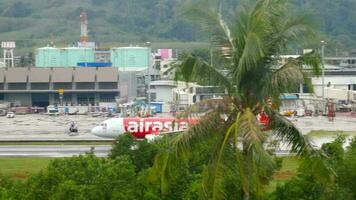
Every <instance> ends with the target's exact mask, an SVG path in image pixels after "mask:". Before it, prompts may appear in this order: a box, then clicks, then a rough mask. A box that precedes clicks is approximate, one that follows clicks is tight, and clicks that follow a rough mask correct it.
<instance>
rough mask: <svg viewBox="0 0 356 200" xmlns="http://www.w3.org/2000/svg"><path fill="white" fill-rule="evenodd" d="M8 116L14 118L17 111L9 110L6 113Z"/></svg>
mask: <svg viewBox="0 0 356 200" xmlns="http://www.w3.org/2000/svg"><path fill="white" fill-rule="evenodd" d="M6 117H7V118H14V117H15V113H14V112H8V113H7V114H6Z"/></svg>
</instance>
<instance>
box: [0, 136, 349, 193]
mask: <svg viewBox="0 0 356 200" xmlns="http://www.w3.org/2000/svg"><path fill="white" fill-rule="evenodd" d="M164 140H165V139H163V141H160V142H159V143H147V141H145V140H144V141H134V143H132V136H130V135H124V136H120V137H119V138H118V141H117V142H116V143H115V144H114V145H113V150H112V153H111V156H110V157H109V158H98V157H96V156H94V155H93V154H91V153H89V154H87V155H84V156H79V157H72V158H63V159H55V160H53V161H52V162H51V163H50V164H49V166H48V167H47V168H46V169H44V170H42V171H41V172H40V173H38V174H35V175H32V176H31V177H30V178H29V179H28V180H25V181H15V180H11V179H9V178H6V177H1V178H0V199H2V200H10V199H23V200H47V199H53V200H54V199H58V200H59V199H75V200H84V199H93V200H99V199H128V200H129V199H145V200H146V199H148V200H180V199H197V198H198V196H199V192H200V191H201V187H202V185H201V184H200V183H201V181H202V175H203V173H204V169H205V168H206V167H207V166H206V165H204V164H203V163H205V162H206V160H208V159H210V157H209V154H207V153H206V152H208V151H209V149H211V148H213V147H212V146H211V144H212V143H211V142H212V141H210V142H206V143H204V144H202V145H201V146H200V148H199V149H200V150H199V151H197V152H195V154H194V159H191V160H190V161H189V163H188V164H187V165H186V166H182V167H178V166H177V167H178V170H177V173H176V174H175V175H174V176H175V181H174V182H173V183H172V184H171V185H170V186H169V188H168V190H169V192H168V193H167V194H166V195H163V194H162V193H161V192H160V189H159V183H158V182H156V181H153V180H154V178H153V177H150V175H149V173H148V172H149V171H150V170H151V166H150V165H151V163H152V160H151V159H153V156H150V154H151V153H152V152H156V153H158V151H162V150H163V149H165V148H166V146H165V145H166V144H167V143H166V142H165V141H164ZM344 141H345V140H344V138H338V139H337V140H335V141H334V142H332V143H329V144H325V145H324V146H323V149H324V150H326V152H328V155H329V158H328V159H327V162H330V163H331V164H332V165H333V166H334V167H335V169H336V173H337V179H336V180H335V182H333V183H327V184H326V183H325V182H320V181H318V180H319V179H317V178H316V177H315V174H311V173H310V170H308V168H307V167H306V166H304V165H303V163H302V164H301V167H300V169H299V173H298V175H297V176H296V177H295V178H293V179H291V180H290V181H288V182H287V183H286V184H284V185H279V186H278V187H277V190H276V191H275V192H274V193H273V194H269V193H267V192H266V191H264V192H263V194H262V196H263V198H262V199H269V200H272V199H277V200H278V199H281V200H282V199H283V200H297V199H313V200H318V199H320V200H324V199H325V200H329V199H330V200H332V199H333V200H334V199H335V200H349V199H350V200H351V199H355V197H356V192H355V191H356V190H355V188H354V187H355V185H354V184H353V183H354V180H355V178H356V173H355V171H356V156H355V152H356V140H353V141H352V142H351V144H350V146H349V147H348V148H347V149H346V150H344V149H343V148H342V144H343V142H344ZM130 144H133V145H130ZM118 154H120V155H118ZM144 155H145V156H147V157H142V156H144ZM134 160H136V161H134ZM135 162H136V164H133V163H135ZM142 165H143V166H145V167H142ZM277 169H278V168H276V169H275V170H277ZM275 170H274V171H275ZM225 173H226V174H227V177H228V178H227V179H225V180H224V187H225V189H226V191H227V194H228V196H227V199H240V197H241V195H242V193H241V190H240V189H239V187H240V185H239V184H240V182H239V179H238V178H237V177H236V176H234V172H233V171H231V169H226V171H225ZM271 175H272V173H271V174H270V175H269V178H270V179H272V176H271ZM252 199H253V198H252Z"/></svg>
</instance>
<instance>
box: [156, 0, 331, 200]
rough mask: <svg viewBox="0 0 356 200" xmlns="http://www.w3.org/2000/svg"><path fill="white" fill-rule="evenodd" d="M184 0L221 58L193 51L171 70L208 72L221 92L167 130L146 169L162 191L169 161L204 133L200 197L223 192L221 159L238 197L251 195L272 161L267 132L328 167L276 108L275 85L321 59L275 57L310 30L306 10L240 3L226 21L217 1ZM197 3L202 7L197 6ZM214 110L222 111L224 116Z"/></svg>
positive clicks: (283, 86)
mask: <svg viewBox="0 0 356 200" xmlns="http://www.w3.org/2000/svg"><path fill="white" fill-rule="evenodd" d="M190 3H191V2H190ZM192 4H193V5H192ZM192 4H190V8H189V9H188V11H187V12H186V14H187V15H189V16H191V17H194V18H195V19H199V20H200V21H199V23H200V24H202V25H203V28H204V27H205V30H206V31H209V32H210V33H211V40H212V43H213V44H214V45H215V46H216V49H220V51H219V55H220V57H221V58H222V59H221V60H222V61H221V63H220V65H219V66H218V67H213V66H211V65H210V64H209V63H208V62H205V61H204V60H203V59H201V58H199V57H197V56H195V55H185V56H184V58H183V59H182V61H181V63H180V64H179V65H178V67H177V69H176V70H177V71H176V73H177V75H178V76H177V77H180V78H182V79H184V80H185V81H187V82H188V81H196V80H199V79H202V78H203V79H204V78H206V77H207V76H208V75H210V76H211V77H213V79H212V83H213V84H216V85H218V86H221V87H223V88H224V89H225V90H226V92H227V94H228V95H227V98H225V99H224V101H222V102H220V104H219V106H216V107H215V109H213V110H212V111H210V112H208V113H207V114H206V115H205V116H204V117H202V119H201V121H200V123H199V124H198V125H196V126H194V127H193V128H191V129H190V130H189V131H187V132H184V133H181V134H179V135H177V136H176V137H174V138H173V139H172V140H171V141H170V148H168V149H167V150H166V151H164V152H162V153H161V154H159V155H158V156H157V158H156V161H155V165H154V167H153V169H152V175H154V176H156V177H159V178H160V182H161V189H162V192H163V193H164V192H165V191H166V189H167V188H168V185H169V182H170V178H171V174H172V171H173V170H174V168H175V165H177V164H179V163H180V162H182V161H186V160H187V158H188V157H189V155H190V152H192V151H194V148H195V147H196V146H197V144H199V143H201V142H204V141H206V140H209V139H211V138H214V140H215V141H216V147H215V151H213V152H211V154H212V159H211V161H210V162H209V163H208V164H209V166H208V167H207V170H206V172H205V173H204V174H205V177H204V179H203V189H202V194H201V196H202V198H203V199H224V198H225V197H226V196H227V195H228V194H225V192H224V191H223V188H222V185H221V184H222V180H223V179H224V173H223V172H224V169H226V167H227V166H235V169H236V171H237V174H238V175H239V176H240V181H241V189H242V191H243V194H244V195H243V199H245V200H247V199H250V195H251V194H254V195H255V196H257V197H258V196H259V195H258V194H260V192H261V190H262V183H263V182H264V179H265V176H266V172H267V171H268V170H269V169H271V168H273V167H274V165H275V161H274V158H273V156H272V155H271V154H270V153H269V152H268V151H267V150H266V149H265V148H264V144H265V143H266V140H267V138H268V137H271V136H274V137H276V138H278V139H279V140H281V141H284V142H287V143H288V144H289V145H290V146H291V151H292V152H295V153H297V154H298V155H301V156H304V157H306V158H308V159H310V160H311V161H313V162H310V164H311V170H312V169H316V168H317V169H318V170H319V172H325V173H327V172H329V169H328V168H327V167H326V166H325V165H324V164H323V161H322V159H321V155H320V154H319V153H318V152H317V151H315V150H314V149H313V148H312V146H311V145H310V144H309V142H308V141H307V139H306V138H305V137H304V136H303V135H302V134H301V133H300V132H299V131H298V129H297V128H296V127H295V126H294V125H293V124H292V123H291V122H290V121H288V120H287V119H286V118H284V117H283V116H282V115H280V114H279V113H278V112H277V109H276V108H278V105H279V101H280V100H279V99H280V96H281V94H282V93H285V92H288V91H290V90H291V89H293V88H295V87H296V86H298V85H299V84H301V83H304V84H307V83H309V82H308V77H307V73H306V72H305V70H304V69H305V68H306V67H308V68H309V69H310V71H311V72H314V73H316V74H318V73H319V72H320V63H321V60H320V57H319V56H318V54H317V53H316V52H315V51H313V52H310V53H307V54H304V55H301V56H300V57H298V58H295V59H290V60H289V61H288V62H287V63H284V64H279V59H280V57H279V56H280V55H281V54H282V53H283V52H285V51H286V49H287V47H288V45H289V44H290V43H292V42H297V43H298V44H304V42H306V41H308V38H309V36H313V32H312V28H311V26H310V25H311V24H310V23H309V18H308V16H307V15H297V16H291V15H290V14H289V10H288V9H287V7H288V3H287V1H285V0H257V1H254V3H250V4H244V5H243V6H242V7H241V8H240V9H239V10H237V14H238V15H237V16H236V17H233V18H230V19H229V21H226V20H224V19H223V16H222V12H223V9H222V6H221V1H218V0H204V1H203V2H202V1H195V3H194V2H193V3H192ZM202 5H208V6H207V7H208V8H207V7H206V6H205V7H204V8H203V9H202V8H201V7H202ZM211 5H213V6H211ZM214 5H215V6H214ZM209 6H210V7H209ZM270 102H273V106H271V104H270ZM262 111H264V112H266V113H267V115H268V117H269V123H268V125H261V124H260V123H259V121H258V120H257V117H256V116H257V115H258V114H259V113H261V112H262ZM222 114H224V115H226V116H227V120H225V121H224V122H222V120H221V115H222ZM228 148H230V149H233V153H232V154H233V156H231V151H229V152H230V153H229V155H228V156H227V155H226V154H227V149H228Z"/></svg>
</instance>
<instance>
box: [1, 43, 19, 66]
mask: <svg viewBox="0 0 356 200" xmlns="http://www.w3.org/2000/svg"><path fill="white" fill-rule="evenodd" d="M1 48H2V49H3V52H4V63H5V67H14V66H15V63H14V49H15V48H16V43H15V42H14V41H8V42H1Z"/></svg>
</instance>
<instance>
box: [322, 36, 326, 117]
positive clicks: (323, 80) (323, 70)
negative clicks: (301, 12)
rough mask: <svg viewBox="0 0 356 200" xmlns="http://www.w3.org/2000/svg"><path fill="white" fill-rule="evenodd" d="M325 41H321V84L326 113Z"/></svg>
mask: <svg viewBox="0 0 356 200" xmlns="http://www.w3.org/2000/svg"><path fill="white" fill-rule="evenodd" d="M324 53H325V41H324V40H322V41H321V64H322V69H321V84H322V93H321V94H322V104H323V106H324V113H326V106H325V102H324V101H325V91H324V90H325V65H324V56H325V54H324Z"/></svg>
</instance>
